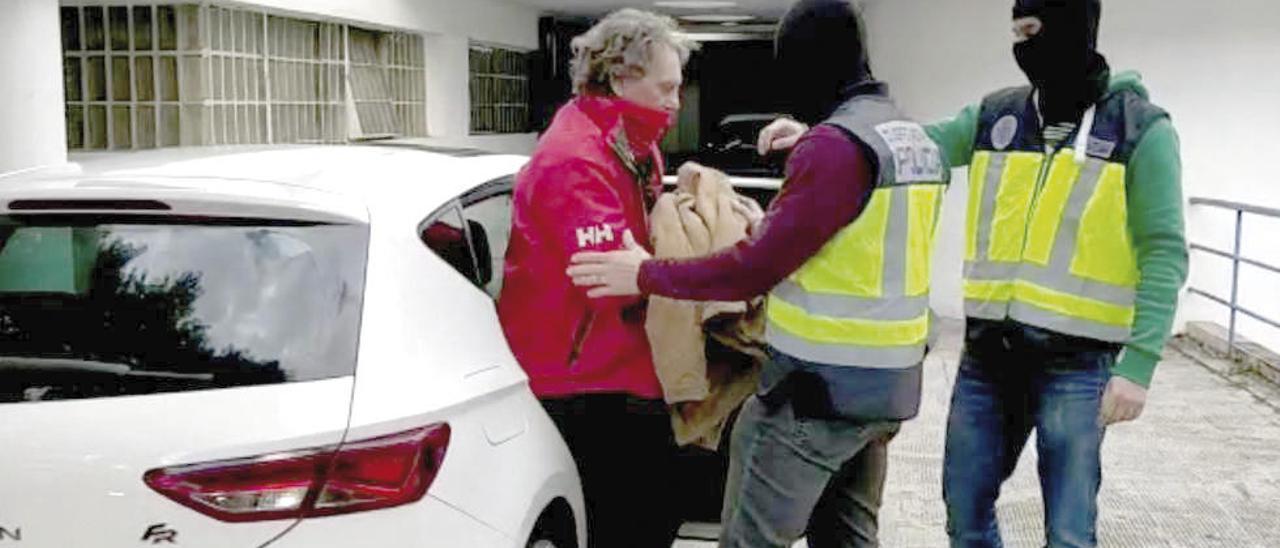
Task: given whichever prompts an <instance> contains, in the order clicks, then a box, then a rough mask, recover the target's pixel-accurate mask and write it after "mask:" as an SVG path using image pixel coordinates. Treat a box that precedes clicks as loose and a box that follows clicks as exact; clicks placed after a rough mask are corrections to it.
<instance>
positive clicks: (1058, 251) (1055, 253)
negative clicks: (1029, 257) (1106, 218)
mask: <svg viewBox="0 0 1280 548" xmlns="http://www.w3.org/2000/svg"><path fill="white" fill-rule="evenodd" d="M1103 166H1104V164H1103V163H1102V162H1100V161H1098V160H1095V159H1093V158H1090V159H1089V160H1088V161H1087V162H1086V163H1085V165H1084V168H1083V169H1081V170H1080V173H1079V174H1078V175H1077V178H1076V184H1075V185H1074V186H1072V188H1071V195H1070V196H1068V197H1067V204H1066V207H1064V208H1063V210H1062V220H1061V221H1059V222H1058V230H1057V232H1055V233H1054V238H1053V240H1054V241H1053V250H1052V251H1051V252H1050V254H1049V266H1051V267H1056V268H1058V269H1059V270H1062V271H1064V272H1067V271H1070V269H1071V258H1072V257H1074V256H1075V254H1076V234H1077V233H1079V232H1080V216H1081V215H1082V214H1083V213H1084V208H1085V206H1086V205H1088V204H1089V198H1091V197H1093V191H1094V190H1097V188H1098V182H1099V181H1100V180H1101V179H1102V168H1103Z"/></svg>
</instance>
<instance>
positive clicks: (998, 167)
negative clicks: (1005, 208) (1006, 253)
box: [974, 152, 1009, 262]
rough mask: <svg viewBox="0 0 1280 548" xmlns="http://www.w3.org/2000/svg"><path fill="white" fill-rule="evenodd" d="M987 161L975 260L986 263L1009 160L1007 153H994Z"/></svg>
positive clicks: (979, 209)
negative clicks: (998, 199)
mask: <svg viewBox="0 0 1280 548" xmlns="http://www.w3.org/2000/svg"><path fill="white" fill-rule="evenodd" d="M990 154H991V155H990V157H989V158H988V160H987V172H986V173H985V174H983V177H984V178H985V180H986V182H985V183H983V186H982V203H980V204H978V225H977V230H978V247H977V253H976V254H975V255H974V259H975V260H977V261H979V262H986V261H987V259H988V253H987V251H988V250H989V248H990V247H991V226H992V224H993V221H995V214H996V193H997V192H999V190H1000V181H1002V180H1003V179H1004V164H1005V160H1007V159H1008V158H1009V155H1008V154H1007V153H1001V152H992V153H990Z"/></svg>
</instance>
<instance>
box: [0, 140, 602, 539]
mask: <svg viewBox="0 0 1280 548" xmlns="http://www.w3.org/2000/svg"><path fill="white" fill-rule="evenodd" d="M73 160H74V162H73V163H71V164H68V165H67V166H63V167H57V168H47V169H38V170H33V171H28V172H22V173H16V174H10V175H8V176H4V177H0V546H8V545H10V544H13V545H14V546H23V547H56V548H71V547H100V546H104V547H114V546H139V545H145V546H151V545H161V546H164V545H175V546H190V547H198V546H208V547H217V548H228V547H241V546H272V547H281V548H288V547H294V546H297V547H306V548H315V547H326V546H335V547H336V546H342V547H349V546H423V547H426V546H432V547H448V548H459V547H489V546H494V547H499V546H500V547H525V546H536V547H538V548H544V547H553V546H558V547H575V546H584V545H585V542H584V541H585V520H584V509H583V502H582V495H581V488H580V485H579V479H578V475H577V472H576V470H575V468H574V464H573V461H572V459H571V457H570V455H569V453H568V450H567V449H566V447H565V445H564V443H563V441H562V440H561V439H560V436H559V435H558V433H557V431H556V429H555V427H554V425H553V424H552V422H551V420H550V419H549V418H548V417H547V415H546V414H545V413H544V412H543V410H542V408H541V407H540V406H539V404H538V402H537V401H536V400H535V399H534V397H533V395H532V394H531V393H530V391H529V389H528V387H527V379H526V377H525V375H524V373H523V371H522V370H521V369H520V367H519V366H518V365H517V363H516V361H515V359H514V358H513V356H512V355H511V352H510V350H509V349H508V347H507V345H506V342H505V339H504V337H503V334H502V331H501V328H500V326H499V323H498V320H497V314H496V311H495V308H494V302H493V298H494V296H495V295H496V291H497V288H498V287H500V285H501V274H502V268H501V261H502V255H501V250H503V249H505V247H506V241H505V240H506V233H507V227H508V225H509V214H510V196H509V188H510V179H511V177H512V175H513V174H514V173H515V171H516V170H517V169H518V168H519V167H520V166H521V165H522V164H523V163H524V162H525V158H523V157H518V156H497V155H479V154H472V153H467V152H465V151H464V152H461V153H459V152H454V153H433V152H427V151H423V150H414V149H407V148H397V147H374V146H295V147H251V148H238V147H237V148H188V149H169V150H159V151H148V152H132V153H92V154H86V155H81V156H74V157H73ZM531 320H534V321H536V319H531Z"/></svg>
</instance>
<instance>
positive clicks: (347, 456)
mask: <svg viewBox="0 0 1280 548" xmlns="http://www.w3.org/2000/svg"><path fill="white" fill-rule="evenodd" d="M448 445H449V425H447V424H436V425H432V426H427V427H423V428H417V429H414V430H409V431H406V432H401V433H398V434H392V435H388V436H382V437H377V438H372V439H368V440H362V441H356V442H347V443H344V444H342V445H341V446H340V447H333V446H331V447H321V448H315V449H307V450H302V451H296V452H289V453H279V454H273V455H263V456H258V457H250V458H244V459H234V460H226V461H218V462H210V463H202V464H192V465H184V466H173V467H168V468H158V469H155V470H151V471H149V472H147V473H146V474H145V475H144V476H143V480H144V481H145V482H146V483H147V485H148V486H150V487H151V488H152V489H154V490H156V491H157V492H159V493H160V494H162V495H164V496H166V497H169V498H170V499H173V500H174V501H176V502H178V503H179V504H182V505H183V506H187V507H189V508H191V509H194V510H196V511H197V512H200V513H202V514H205V515H208V516H211V517H213V518H216V519H218V520H221V521H230V522H243V521H264V520H273V519H296V518H301V517H311V516H331V515H335V514H347V513H351V512H362V511H365V510H376V509H379V508H390V507H392V506H399V505H402V504H408V503H411V502H415V501H417V500H419V499H421V498H422V497H423V496H424V495H426V493H427V488H428V487H430V486H431V482H432V480H434V479H435V477H436V474H437V473H438V472H439V471H440V466H441V464H443V462H444V454H445V449H446V448H447V447H448Z"/></svg>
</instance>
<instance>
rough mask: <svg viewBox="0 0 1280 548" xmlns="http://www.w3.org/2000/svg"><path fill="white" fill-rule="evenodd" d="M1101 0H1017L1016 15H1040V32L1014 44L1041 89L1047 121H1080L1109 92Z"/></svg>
mask: <svg viewBox="0 0 1280 548" xmlns="http://www.w3.org/2000/svg"><path fill="white" fill-rule="evenodd" d="M1101 16H1102V3H1101V0H1015V3H1014V6H1013V18H1014V19H1018V18H1020V17H1039V18H1040V21H1041V23H1042V26H1041V29H1040V33H1039V34H1036V35H1035V36H1032V37H1031V38H1030V39H1028V40H1026V41H1023V42H1020V43H1016V44H1014V45H1013V56H1014V58H1016V59H1017V60H1018V66H1019V67H1021V68H1022V72H1023V73H1025V74H1026V75H1027V79H1029V80H1030V81H1031V85H1033V86H1035V88H1036V89H1037V90H1038V91H1039V98H1040V113H1041V115H1042V116H1044V121H1045V123H1047V124H1055V123H1061V122H1078V121H1079V120H1080V117H1081V115H1083V114H1084V111H1086V110H1088V109H1089V107H1090V106H1091V105H1093V104H1094V103H1096V102H1097V101H1098V99H1099V98H1101V97H1102V94H1103V93H1104V92H1106V90H1107V85H1108V81H1109V80H1110V77H1111V71H1110V69H1109V68H1108V67H1107V60H1106V58H1105V57H1103V56H1102V54H1100V53H1098V50H1097V48H1098V22H1099V20H1100V19H1101Z"/></svg>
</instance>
